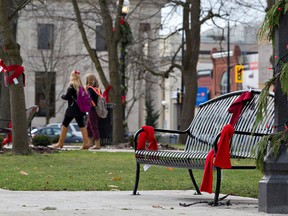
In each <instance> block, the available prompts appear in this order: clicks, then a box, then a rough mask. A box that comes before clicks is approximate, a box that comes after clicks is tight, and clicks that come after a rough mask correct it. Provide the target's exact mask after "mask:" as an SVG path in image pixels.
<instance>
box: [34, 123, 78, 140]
mask: <svg viewBox="0 0 288 216" xmlns="http://www.w3.org/2000/svg"><path fill="white" fill-rule="evenodd" d="M60 133H61V128H58V127H55V126H47V127H40V128H35V129H33V130H32V131H31V134H32V138H33V137H34V136H35V135H40V134H41V135H46V136H48V137H49V138H50V139H51V140H54V139H55V138H56V137H57V136H59V135H60ZM82 142H83V138H82V136H76V135H74V134H72V133H71V132H69V131H68V132H67V135H66V139H65V141H64V143H82Z"/></svg>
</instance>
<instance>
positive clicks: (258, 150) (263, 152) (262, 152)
mask: <svg viewBox="0 0 288 216" xmlns="http://www.w3.org/2000/svg"><path fill="white" fill-rule="evenodd" d="M287 139H288V133H287V131H286V130H285V131H280V132H278V133H275V134H270V135H267V136H264V137H262V138H261V140H260V141H259V142H258V144H257V145H256V146H255V147H254V151H255V155H256V167H257V169H259V170H260V171H261V172H263V171H264V160H265V157H266V156H269V157H270V158H271V159H274V160H275V159H277V157H278V156H279V153H280V147H281V145H282V144H284V143H285V142H287ZM287 147H288V144H286V148H287ZM268 151H269V152H268ZM267 153H268V154H267Z"/></svg>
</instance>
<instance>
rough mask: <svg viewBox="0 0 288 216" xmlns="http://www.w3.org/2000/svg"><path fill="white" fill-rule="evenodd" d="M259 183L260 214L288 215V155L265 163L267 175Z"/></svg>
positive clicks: (284, 153) (282, 155) (285, 154)
mask: <svg viewBox="0 0 288 216" xmlns="http://www.w3.org/2000/svg"><path fill="white" fill-rule="evenodd" d="M264 174H265V175H264V177H263V178H262V180H261V181H260V182H259V197H258V207H259V209H258V210H259V212H266V213H278V214H279V213H280V214H288V153H287V152H286V151H285V152H283V153H282V154H281V156H280V157H279V158H278V159H277V161H274V160H268V161H266V162H265V173H264Z"/></svg>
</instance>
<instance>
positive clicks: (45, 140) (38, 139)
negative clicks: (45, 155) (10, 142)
mask: <svg viewBox="0 0 288 216" xmlns="http://www.w3.org/2000/svg"><path fill="white" fill-rule="evenodd" d="M32 144H33V145H34V146H46V147H47V146H48V145H51V140H50V138H49V137H48V136H46V135H36V136H34V137H33V138H32Z"/></svg>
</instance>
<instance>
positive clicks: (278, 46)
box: [258, 14, 288, 214]
mask: <svg viewBox="0 0 288 216" xmlns="http://www.w3.org/2000/svg"><path fill="white" fill-rule="evenodd" d="M287 26H288V14H286V15H284V16H282V18H281V20H280V25H279V27H278V29H277V30H276V31H275V46H274V47H275V48H274V49H275V55H276V56H279V57H280V58H281V57H282V56H285V54H287V47H286V45H287V43H288V38H287V35H288V28H287ZM282 61H284V62H288V58H287V56H286V57H285V58H283V59H282ZM275 72H276V73H280V72H281V71H279V70H278V69H276V71H275ZM287 110H288V101H287V95H285V94H284V93H283V92H282V89H281V84H280V82H279V80H277V81H276V83H275V122H274V125H280V124H281V123H283V121H286V120H287V119H288V112H287ZM283 130H285V128H284V125H283V124H282V125H281V126H279V127H277V128H275V132H279V131H283ZM285 144H287V141H286V142H285V143H283V144H282V146H281V147H280V153H279V156H278V157H277V159H276V160H274V159H273V158H269V157H266V159H265V160H264V177H263V178H262V179H261V181H260V182H259V197H258V206H259V211H260V212H266V213H279V214H288V200H287V191H288V152H287V150H286V148H285Z"/></svg>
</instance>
